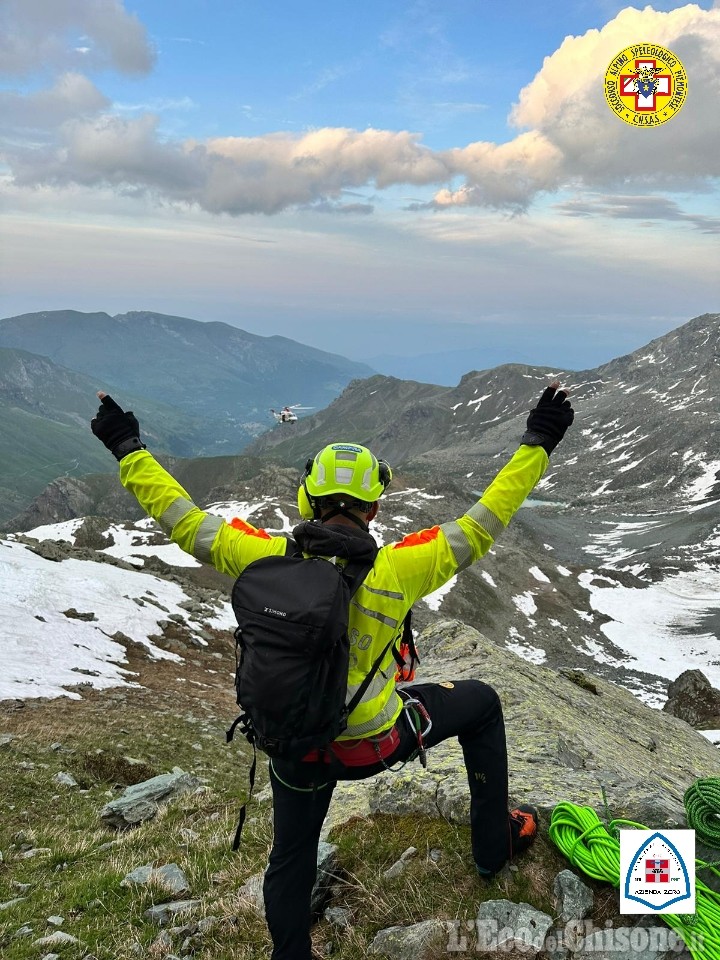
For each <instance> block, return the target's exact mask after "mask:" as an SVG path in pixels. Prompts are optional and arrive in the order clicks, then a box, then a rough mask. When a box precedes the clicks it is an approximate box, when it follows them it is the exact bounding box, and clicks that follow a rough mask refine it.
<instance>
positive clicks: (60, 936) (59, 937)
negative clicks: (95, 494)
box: [33, 930, 80, 950]
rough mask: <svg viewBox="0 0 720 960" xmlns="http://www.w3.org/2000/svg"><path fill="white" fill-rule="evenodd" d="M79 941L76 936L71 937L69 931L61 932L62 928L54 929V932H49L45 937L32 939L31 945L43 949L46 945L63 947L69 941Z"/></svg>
mask: <svg viewBox="0 0 720 960" xmlns="http://www.w3.org/2000/svg"><path fill="white" fill-rule="evenodd" d="M79 942H80V941H79V940H78V938H77V937H73V936H71V934H69V933H63V931H62V930H56V931H55V932H54V933H49V934H48V935H47V936H46V937H40V939H39V940H33V946H34V947H40V949H42V950H44V949H45V948H46V947H65V946H68V945H69V944H71V943H79Z"/></svg>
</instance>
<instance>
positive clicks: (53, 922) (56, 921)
mask: <svg viewBox="0 0 720 960" xmlns="http://www.w3.org/2000/svg"><path fill="white" fill-rule="evenodd" d="M47 922H48V923H49V924H50V926H51V927H61V926H62V925H63V924H64V923H65V917H58V916H54V915H53V916H52V917H48V918H47Z"/></svg>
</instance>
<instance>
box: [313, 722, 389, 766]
mask: <svg viewBox="0 0 720 960" xmlns="http://www.w3.org/2000/svg"><path fill="white" fill-rule="evenodd" d="M399 743H400V734H399V733H398V731H397V726H395V727H393V728H392V729H391V730H388V731H387V732H386V733H383V734H381V735H380V736H378V737H364V738H361V739H359V740H334V741H333V742H332V743H331V744H330V745H329V747H328V748H327V750H324V751H322V754H323V755H322V757H321V756H320V753H321V751H320V750H311V751H310V753H308V754H306V755H305V756H304V757H303V758H302V762H303V763H311V762H313V761H314V762H317V761H318V760H320V759H322V760H323V761H324V762H325V763H330V754H332V755H333V756H335V757H336V758H337V759H338V760H339V761H340V763H342V764H343V766H346V767H366V766H369V765H370V764H372V763H377V762H378V760H385V759H386V757H389V756H390V754H391V753H393V752H394V751H395V750H396V749H397V747H398V745H399Z"/></svg>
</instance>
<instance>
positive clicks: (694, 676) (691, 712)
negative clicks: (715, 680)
mask: <svg viewBox="0 0 720 960" xmlns="http://www.w3.org/2000/svg"><path fill="white" fill-rule="evenodd" d="M663 710H664V711H665V713H669V714H671V715H672V716H673V717H679V718H680V719H681V720H684V721H685V723H689V724H690V726H691V727H695V729H696V730H720V690H716V689H715V688H714V687H713V686H711V685H710V681H709V680H708V678H707V677H706V676H705V674H704V673H703V672H702V671H701V670H686V671H685V672H684V673H681V674H680V676H679V677H678V678H677V679H676V680H672V681H671V682H670V684H669V686H668V698H667V702H666V703H665V705H664V707H663Z"/></svg>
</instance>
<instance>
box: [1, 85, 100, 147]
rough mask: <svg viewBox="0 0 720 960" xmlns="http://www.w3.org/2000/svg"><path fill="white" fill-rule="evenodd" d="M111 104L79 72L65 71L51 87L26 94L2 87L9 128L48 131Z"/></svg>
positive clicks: (5, 121) (3, 111) (3, 112)
mask: <svg viewBox="0 0 720 960" xmlns="http://www.w3.org/2000/svg"><path fill="white" fill-rule="evenodd" d="M109 106H110V101H109V100H108V98H107V97H106V96H105V95H104V94H103V93H101V92H100V90H98V88H97V87H96V86H95V85H94V84H93V83H92V82H91V81H90V80H88V79H87V77H84V76H83V75H82V74H79V73H64V74H63V75H62V76H60V77H59V78H58V79H57V81H56V82H55V84H54V85H53V86H52V87H51V88H50V89H48V90H39V91H36V92H34V93H31V94H27V95H23V94H20V93H17V92H15V91H13V90H0V118H2V125H3V127H4V128H5V130H6V131H12V132H13V134H14V135H17V134H18V133H20V132H21V131H26V132H28V131H30V132H38V131H45V133H46V134H48V133H49V132H50V131H53V130H54V129H55V128H57V127H60V126H62V125H63V124H64V123H65V122H67V121H68V120H70V119H73V118H76V117H83V116H85V117H87V116H95V115H96V114H99V113H100V112H101V111H102V110H105V109H107V108H108V107H109Z"/></svg>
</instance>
